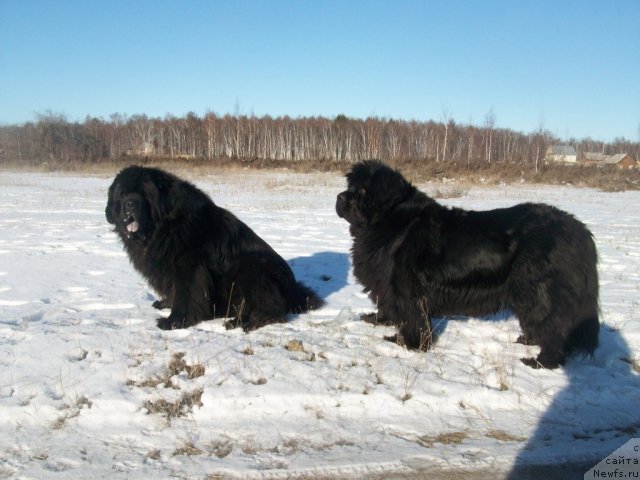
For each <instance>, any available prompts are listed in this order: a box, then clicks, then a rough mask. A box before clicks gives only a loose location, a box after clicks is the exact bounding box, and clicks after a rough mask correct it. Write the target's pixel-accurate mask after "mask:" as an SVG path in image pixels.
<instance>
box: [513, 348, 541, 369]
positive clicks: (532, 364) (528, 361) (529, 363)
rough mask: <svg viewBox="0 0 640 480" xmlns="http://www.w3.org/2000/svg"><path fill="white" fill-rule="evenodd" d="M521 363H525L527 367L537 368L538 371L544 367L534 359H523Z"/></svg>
mask: <svg viewBox="0 0 640 480" xmlns="http://www.w3.org/2000/svg"><path fill="white" fill-rule="evenodd" d="M518 343H520V342H518ZM520 361H521V362H522V363H524V364H525V365H526V366H527V367H531V368H535V369H536V370H537V369H539V368H542V365H541V364H540V363H539V362H538V361H537V360H536V359H535V358H533V357H529V358H521V359H520Z"/></svg>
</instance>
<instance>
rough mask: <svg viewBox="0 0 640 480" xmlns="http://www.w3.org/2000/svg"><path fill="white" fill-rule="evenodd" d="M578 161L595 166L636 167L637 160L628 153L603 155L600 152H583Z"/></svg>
mask: <svg viewBox="0 0 640 480" xmlns="http://www.w3.org/2000/svg"><path fill="white" fill-rule="evenodd" d="M580 163H581V164H582V165H589V166H597V167H616V168H620V169H629V168H637V167H638V162H637V161H636V159H635V158H633V157H632V156H631V155H629V154H628V153H617V154H615V155H605V154H604V153H600V152H584V153H583V154H582V157H581V160H580Z"/></svg>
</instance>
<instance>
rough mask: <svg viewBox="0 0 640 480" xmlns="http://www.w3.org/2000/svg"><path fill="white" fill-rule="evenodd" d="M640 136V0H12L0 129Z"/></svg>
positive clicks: (5, 25) (5, 32)
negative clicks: (171, 121)
mask: <svg viewBox="0 0 640 480" xmlns="http://www.w3.org/2000/svg"><path fill="white" fill-rule="evenodd" d="M490 110H493V112H494V114H495V119H496V125H497V126H498V127H505V128H511V129H514V130H518V131H522V132H531V131H533V130H535V129H536V128H538V126H539V125H541V124H542V125H543V126H544V127H545V128H546V129H548V130H549V131H551V132H552V133H553V134H555V135H558V136H560V137H562V138H568V137H576V138H582V137H587V136H590V137H592V138H594V139H600V140H607V141H608V140H612V139H613V138H614V137H618V136H624V137H626V138H628V139H631V140H634V141H638V140H639V139H640V0H599V1H596V0H578V1H568V0H512V1H502V0H467V1H460V0H442V1H426V0H425V1H403V0H388V1H379V0H359V1H350V0H335V1H333V0H332V1H328V0H327V1H324V0H297V1H294V0H291V1H283V0H238V1H230V0H229V1H213V0H210V1H196V0H182V1H178V0H153V1H151V0H126V1H125V0H109V1H101V0H95V1H92V0H51V1H50V0H40V1H36V0H0V123H1V124H7V123H22V122H25V121H30V120H34V119H35V118H36V114H37V113H43V112H46V111H52V112H55V113H62V114H65V115H66V116H67V118H68V119H69V120H71V121H76V120H77V121H83V120H84V119H85V117H86V116H87V115H91V116H98V117H103V118H105V119H108V118H109V115H110V114H112V113H115V112H118V113H121V114H128V115H133V114H142V113H144V114H147V115H149V116H159V117H164V116H165V114H167V113H170V114H173V115H176V116H182V115H184V114H185V113H187V112H189V111H193V112H195V113H197V114H198V115H204V114H205V113H206V112H207V111H213V112H216V113H218V114H225V113H242V114H252V113H253V114H255V115H258V116H262V115H266V114H268V115H271V116H279V115H290V116H292V117H298V116H316V115H321V116H326V117H333V116H335V115H337V114H340V113H343V114H345V115H347V116H350V117H360V118H366V117H368V116H371V115H374V116H378V117H391V118H398V119H406V120H409V119H416V120H429V119H433V120H438V121H439V120H442V119H443V118H445V117H449V116H450V117H452V118H453V119H454V120H455V121H456V122H458V123H463V124H466V123H474V124H476V125H482V124H483V123H484V121H485V117H486V115H487V113H488V112H489V111H490Z"/></svg>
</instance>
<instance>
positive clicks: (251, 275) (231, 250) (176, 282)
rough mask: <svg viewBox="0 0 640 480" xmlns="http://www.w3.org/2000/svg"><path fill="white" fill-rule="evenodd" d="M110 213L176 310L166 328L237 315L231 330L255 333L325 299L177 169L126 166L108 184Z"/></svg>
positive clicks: (160, 304)
mask: <svg viewBox="0 0 640 480" xmlns="http://www.w3.org/2000/svg"><path fill="white" fill-rule="evenodd" d="M106 216H107V221H108V222H109V223H112V224H114V225H115V231H116V232H117V233H118V235H119V236H120V239H121V240H122V244H123V245H124V249H125V250H126V252H127V254H128V255H129V258H130V260H131V263H132V264H133V266H134V267H135V268H136V270H138V271H139V272H140V273H141V274H142V275H143V276H144V277H145V278H146V279H147V281H148V282H149V284H150V285H151V286H152V287H153V289H154V290H155V291H156V292H157V293H158V294H159V295H160V296H161V299H160V300H159V301H156V302H154V304H153V305H154V307H156V308H159V309H161V308H170V309H171V314H170V315H169V317H168V318H160V319H158V327H160V328H162V329H165V330H168V329H174V328H184V327H188V326H191V325H194V324H196V323H198V322H200V321H202V320H206V319H211V318H214V317H232V320H229V321H228V322H227V323H226V326H227V328H233V327H236V326H241V327H242V328H243V329H244V330H245V331H250V330H254V329H256V328H259V327H261V326H263V325H267V324H270V323H276V322H284V321H285V316H286V315H287V314H288V313H300V312H304V311H306V310H307V309H309V308H317V307H319V306H320V305H321V304H322V301H321V300H320V299H319V298H318V297H317V296H316V294H315V293H314V292H313V291H312V290H311V289H309V288H308V287H306V286H305V285H303V284H301V283H298V282H296V279H295V278H294V275H293V272H292V271H291V268H290V267H289V265H288V264H287V262H285V261H284V260H283V259H282V257H280V255H278V254H277V253H276V252H275V251H274V250H273V249H272V248H271V247H270V246H269V245H267V243H266V242H265V241H264V240H262V239H261V238H260V237H259V236H258V235H256V234H255V233H254V232H253V230H251V229H250V228H249V227H248V226H247V225H246V224H244V223H243V222H241V221H240V220H239V219H238V218H236V217H235V216H234V215H233V214H232V213H231V212H229V211H227V210H225V209H223V208H220V207H218V206H216V205H215V204H214V203H213V202H212V201H211V199H210V198H209V197H208V196H207V195H205V194H204V193H203V192H202V191H200V190H199V189H198V188H196V187H195V186H194V185H192V184H191V183H189V182H186V181H184V180H181V179H179V178H178V177H176V176H174V175H172V174H170V173H167V172H165V171H162V170H159V169H155V168H146V167H138V166H132V167H128V168H125V169H124V170H122V171H121V172H120V173H118V175H117V176H116V177H115V179H114V181H113V183H112V185H111V187H110V188H109V198H108V202H107V207H106Z"/></svg>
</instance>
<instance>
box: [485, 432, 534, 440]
mask: <svg viewBox="0 0 640 480" xmlns="http://www.w3.org/2000/svg"><path fill="white" fill-rule="evenodd" d="M486 436H487V437H488V438H493V439H495V440H499V441H501V442H524V441H525V440H526V438H525V437H518V436H516V435H512V434H510V433H508V432H505V431H504V430H489V431H488V432H487V433H486Z"/></svg>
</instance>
